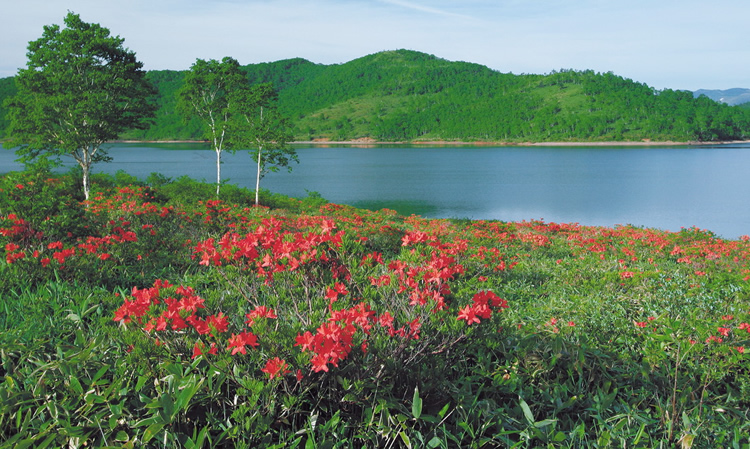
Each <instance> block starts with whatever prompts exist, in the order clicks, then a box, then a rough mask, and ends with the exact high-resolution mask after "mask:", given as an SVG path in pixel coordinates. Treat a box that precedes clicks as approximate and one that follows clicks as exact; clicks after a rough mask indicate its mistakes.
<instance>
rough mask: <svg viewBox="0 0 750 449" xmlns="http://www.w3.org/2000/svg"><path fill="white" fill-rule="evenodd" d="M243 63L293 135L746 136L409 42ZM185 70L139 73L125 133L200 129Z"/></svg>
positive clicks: (158, 136) (720, 110) (743, 116)
mask: <svg viewBox="0 0 750 449" xmlns="http://www.w3.org/2000/svg"><path fill="white" fill-rule="evenodd" d="M244 69H245V70H246V72H247V76H248V81H249V82H250V83H251V84H256V83H261V82H269V81H270V82H273V83H274V85H275V86H276V88H277V89H278V90H279V107H280V109H281V110H282V111H283V112H284V113H285V114H287V115H288V116H289V117H291V118H292V120H293V122H294V123H295V138H296V139H297V140H313V139H330V140H351V139H359V138H370V139H375V140H382V141H405V140H408V141H413V140H467V141H472V140H482V141H507V142H523V141H605V140H644V139H650V140H677V141H689V140H704V141H712V140H736V139H747V138H749V137H750V111H748V109H747V108H740V107H732V106H728V105H725V104H720V103H717V102H715V101H713V100H710V99H709V98H707V97H699V98H694V97H693V94H692V93H691V92H688V91H673V90H669V89H667V90H663V91H657V90H655V89H653V88H651V87H649V86H647V85H645V84H642V83H638V82H635V81H632V80H629V79H626V78H623V77H620V76H617V75H614V74H612V73H595V72H593V71H591V70H585V71H575V70H561V71H559V72H557V71H555V72H552V73H550V74H546V75H513V74H509V73H501V72H498V71H494V70H491V69H489V68H487V67H485V66H481V65H478V64H472V63H467V62H452V61H447V60H444V59H440V58H437V57H435V56H432V55H428V54H424V53H420V52H415V51H409V50H397V51H386V52H381V53H376V54H372V55H368V56H364V57H362V58H358V59H355V60H353V61H350V62H347V63H344V64H333V65H322V64H315V63H312V62H310V61H307V60H304V59H300V58H297V59H289V60H283V61H277V62H271V63H262V64H251V65H247V66H245V67H244ZM185 73H186V72H184V71H152V72H149V73H148V77H149V79H150V80H151V81H152V82H153V83H154V84H155V85H156V87H157V88H158V91H159V94H158V96H157V98H156V99H155V100H156V101H157V103H158V105H159V111H158V113H157V117H156V121H155V123H154V125H153V126H152V127H151V128H150V129H148V130H144V131H134V132H131V133H129V134H128V135H126V136H123V137H125V138H135V139H147V140H171V139H195V138H201V135H200V130H199V126H198V124H197V123H195V122H190V123H185V122H184V121H183V120H182V118H181V117H179V116H178V115H177V114H176V112H175V107H174V106H175V104H176V92H177V90H178V89H179V87H180V86H181V84H182V80H183V79H184V75H185ZM10 80H12V79H11V78H6V79H4V80H0V97H2V96H4V95H9V94H12V82H10ZM8 86H10V87H8ZM0 117H1V114H0ZM0 120H1V118H0ZM2 123H3V122H0V125H2ZM3 127H4V126H3Z"/></svg>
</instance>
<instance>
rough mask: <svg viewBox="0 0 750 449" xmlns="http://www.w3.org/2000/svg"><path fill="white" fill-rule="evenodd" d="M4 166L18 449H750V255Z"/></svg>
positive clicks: (661, 240)
mask: <svg viewBox="0 0 750 449" xmlns="http://www.w3.org/2000/svg"><path fill="white" fill-rule="evenodd" d="M78 176H80V173H78V174H75V173H73V174H67V175H63V176H51V175H50V174H49V173H46V172H43V171H41V172H23V173H10V174H7V175H5V176H4V177H3V178H2V179H1V180H0V248H2V249H1V250H0V251H2V257H0V278H1V279H2V283H0V295H1V299H0V304H1V305H2V306H1V307H2V313H0V375H1V377H0V447H17V448H21V447H36V448H43V447H61V446H66V447H84V446H86V447H188V448H196V447H305V448H317V447H321V448H322V447H442V448H447V447H540V446H545V447H608V446H610V445H614V446H618V447H621V446H622V447H648V448H653V447H675V445H676V444H681V445H682V447H746V445H747V444H748V435H750V413H749V412H748V410H749V409H750V400H749V399H748V398H750V369H749V368H748V357H749V355H748V354H747V353H746V352H745V351H746V349H747V350H748V351H750V324H748V323H750V300H749V299H748V298H749V293H750V284H749V283H750V262H749V261H748V258H749V257H750V243H749V242H748V239H746V238H744V239H740V240H738V241H733V240H722V239H718V238H716V237H715V236H714V235H712V234H711V233H710V232H708V231H701V230H697V229H688V230H684V231H682V232H677V233H672V232H664V231H658V230H653V229H642V228H634V227H618V228H614V229H612V228H605V227H585V226H579V225H576V224H555V223H544V222H537V221H534V222H521V223H506V222H499V221H464V220H427V219H422V218H420V217H416V216H412V217H403V216H398V215H396V214H395V213H394V212H392V211H388V210H381V211H378V212H370V211H365V210H358V209H354V208H351V207H347V206H338V205H334V204H323V202H322V201H321V200H320V199H319V198H316V197H315V196H314V195H313V196H311V197H310V198H306V199H304V200H302V201H297V200H293V199H288V198H284V197H280V196H274V195H270V194H269V193H268V192H261V193H262V195H261V203H263V204H264V205H265V206H262V207H251V204H252V203H253V202H254V192H248V191H245V190H243V189H238V188H236V187H234V186H231V185H225V186H224V188H222V190H221V195H222V196H221V197H220V199H218V200H217V199H215V197H214V196H213V195H214V187H213V186H211V185H206V184H200V183H196V182H194V181H191V180H189V179H187V178H180V179H178V180H174V181H173V180H170V179H166V178H164V177H163V176H159V175H156V174H154V175H152V176H151V177H150V178H149V179H148V181H147V183H143V182H139V181H138V180H136V179H134V178H132V177H129V176H128V175H126V174H125V173H119V174H118V175H117V176H115V177H103V176H95V177H94V179H93V180H92V181H93V182H92V191H91V196H90V200H88V201H84V200H83V197H82V196H81V194H80V193H79V191H80V188H79V187H78V186H79V185H80V179H79V178H78Z"/></svg>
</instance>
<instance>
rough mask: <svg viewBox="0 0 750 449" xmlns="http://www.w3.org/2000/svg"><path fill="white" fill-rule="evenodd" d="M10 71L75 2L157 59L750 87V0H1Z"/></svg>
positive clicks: (162, 65)
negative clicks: (363, 62)
mask: <svg viewBox="0 0 750 449" xmlns="http://www.w3.org/2000/svg"><path fill="white" fill-rule="evenodd" d="M0 6H1V7H0V11H2V12H3V17H4V20H3V26H2V28H1V29H0V36H1V38H0V78H4V77H8V76H14V75H15V74H16V73H17V72H18V69H19V68H21V67H24V66H25V65H26V51H27V45H28V43H29V42H30V41H33V40H36V39H38V38H39V37H41V35H42V32H43V27H44V26H45V25H52V24H58V25H61V26H62V25H63V19H64V17H65V15H66V14H67V12H68V11H72V12H75V13H77V14H79V15H80V16H81V19H82V20H83V21H84V22H89V23H98V24H100V25H102V26H103V27H106V28H108V29H109V30H110V31H111V33H112V34H113V35H118V36H120V37H122V38H124V39H125V43H124V45H125V47H127V48H129V49H130V50H132V51H134V52H135V53H136V56H137V58H138V60H140V61H141V62H143V63H144V68H145V69H146V70H159V69H170V70H186V69H189V68H190V66H191V65H192V64H193V63H194V62H195V60H196V59H197V58H200V59H221V58H223V57H224V56H231V57H233V58H235V59H237V60H238V61H239V62H240V64H243V65H245V64H252V63H260V62H270V61H278V60H282V59H289V58H296V57H301V58H305V59H307V60H309V61H312V62H315V63H321V64H339V63H345V62H348V61H351V60H353V59H357V58H359V57H362V56H366V55H369V54H372V53H377V52H380V51H384V50H397V49H409V50H416V51H421V52H425V53H429V54H433V55H435V56H437V57H440V58H443V59H447V60H451V61H467V62H474V63H478V64H482V65H485V66H487V67H490V68H491V69H494V70H498V71H500V72H504V73H514V74H522V73H528V74H544V73H549V72H551V71H553V70H560V69H574V70H587V69H591V70H594V71H596V72H613V73H614V74H616V75H620V76H623V77H625V78H630V79H632V80H634V81H637V82H641V83H645V84H647V85H649V86H651V87H654V88H656V89H665V88H669V89H683V90H697V89H729V88H733V87H742V88H750V23H749V22H750V1H748V0H712V1H706V0H629V1H622V0H619V1H615V0H116V1H111V0H65V1H62V0H23V1H21V0H0Z"/></svg>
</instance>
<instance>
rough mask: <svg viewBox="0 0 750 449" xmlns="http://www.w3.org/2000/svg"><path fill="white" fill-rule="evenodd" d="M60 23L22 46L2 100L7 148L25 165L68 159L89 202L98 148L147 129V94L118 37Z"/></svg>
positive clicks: (102, 155) (73, 19)
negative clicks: (22, 61) (24, 53)
mask: <svg viewBox="0 0 750 449" xmlns="http://www.w3.org/2000/svg"><path fill="white" fill-rule="evenodd" d="M65 26H66V28H64V29H61V28H60V27H59V26H58V25H51V26H45V27H44V33H43V34H42V37H41V38H39V39H38V40H35V41H32V42H30V43H29V47H28V49H29V52H28V63H27V67H26V68H25V69H21V70H19V72H18V76H16V78H15V81H16V87H17V93H16V94H15V95H14V96H13V97H10V99H9V100H8V101H7V102H6V107H7V109H8V120H9V127H8V129H7V134H8V137H9V139H8V141H7V142H6V146H9V147H15V146H20V147H19V148H18V149H17V150H16V153H17V154H18V155H19V156H21V160H22V161H24V162H30V161H33V160H35V159H36V158H38V157H40V156H41V157H43V158H48V157H51V158H54V159H57V158H58V157H59V156H62V155H67V156H71V157H73V158H74V159H75V160H76V162H77V163H78V164H79V165H80V167H81V169H82V170H83V190H84V195H85V196H86V198H88V195H89V171H90V169H91V166H92V165H93V164H94V163H97V162H102V161H107V160H109V158H108V156H107V152H106V149H104V148H102V144H104V143H105V142H107V141H109V140H113V139H116V138H117V137H118V135H119V134H120V133H121V132H123V131H124V130H127V129H131V128H145V127H146V126H147V124H148V119H149V118H151V117H153V115H154V111H155V106H153V105H152V103H151V102H150V101H149V98H150V96H152V95H153V94H154V89H153V87H152V86H151V84H150V83H149V82H148V80H147V79H146V72H145V71H143V70H142V67H143V64H142V63H141V62H139V61H138V60H136V57H135V53H134V52H132V51H129V50H128V49H126V48H124V47H123V42H124V40H123V39H122V38H120V37H116V36H110V32H109V30H108V29H107V28H104V27H102V26H100V25H98V24H90V23H86V22H83V21H82V20H81V18H80V17H79V16H78V15H77V14H74V13H72V12H71V13H68V15H67V16H66V17H65Z"/></svg>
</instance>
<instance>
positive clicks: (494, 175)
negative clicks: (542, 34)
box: [0, 144, 750, 238]
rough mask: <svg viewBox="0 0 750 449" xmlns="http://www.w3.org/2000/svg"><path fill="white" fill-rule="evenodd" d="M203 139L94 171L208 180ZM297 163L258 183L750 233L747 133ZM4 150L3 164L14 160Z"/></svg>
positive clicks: (233, 161) (227, 159)
mask: <svg viewBox="0 0 750 449" xmlns="http://www.w3.org/2000/svg"><path fill="white" fill-rule="evenodd" d="M203 148H204V147H203V146H200V145H188V144H117V145H113V146H112V147H111V148H110V150H109V153H110V155H111V156H112V157H113V158H114V161H113V162H111V163H108V164H99V165H97V166H96V167H95V170H94V171H95V172H106V173H114V172H116V171H117V170H124V171H126V172H127V173H130V174H131V175H134V176H137V177H139V178H145V177H147V176H148V175H149V174H150V173H152V172H159V173H162V174H163V175H165V176H168V177H178V176H182V175H188V176H190V177H192V178H195V179H199V180H200V179H205V180H207V181H210V182H214V181H215V179H216V178H215V176H216V175H215V153H214V152H213V151H210V150H206V149H203ZM297 152H298V156H299V160H300V163H299V164H298V165H297V164H295V165H294V166H293V171H292V172H291V173H287V172H286V171H285V170H282V171H280V172H277V173H270V174H268V175H267V176H266V177H265V178H263V180H262V181H261V187H262V188H266V189H269V190H271V191H274V192H279V193H283V194H286V195H290V196H296V197H304V196H306V195H307V191H315V192H318V193H320V194H321V195H322V196H323V197H324V198H326V199H327V200H329V201H332V202H334V203H340V204H350V205H353V206H357V207H365V208H370V209H379V208H383V207H387V208H390V209H395V210H397V211H399V212H401V213H406V214H411V213H415V214H419V215H422V216H425V217H444V218H473V219H497V220H505V221H520V220H535V219H543V220H545V221H548V222H566V223H567V222H577V223H580V224H583V225H602V226H614V225H616V224H633V225H637V226H646V227H656V228H661V229H668V230H673V231H679V230H680V229H681V228H683V227H684V228H688V227H692V226H697V227H699V228H701V229H708V230H711V231H713V232H715V233H716V234H718V235H720V236H722V237H726V238H737V237H739V236H740V235H745V234H750V176H749V174H748V172H749V169H750V144H733V145H706V146H674V147H673V146H665V147H660V146H653V147H475V146H460V147H423V146H416V147H415V146H412V147H409V146H376V147H365V148H362V147H345V146H340V147H336V146H333V147H300V148H298V149H297ZM13 159H14V155H13V153H12V152H11V151H8V150H2V151H0V171H2V172H5V171H8V170H16V169H19V166H18V164H15V163H14V162H13ZM223 159H224V164H223V165H222V173H223V178H224V179H229V182H230V183H232V184H237V185H241V186H245V187H249V188H251V189H252V188H254V185H255V166H254V165H253V161H252V160H251V158H250V157H249V156H248V155H247V153H246V152H238V153H237V154H235V155H231V154H224V156H223Z"/></svg>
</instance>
